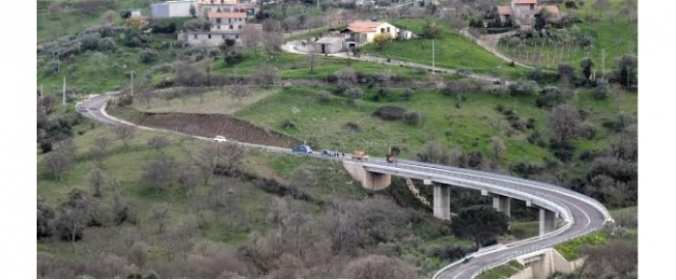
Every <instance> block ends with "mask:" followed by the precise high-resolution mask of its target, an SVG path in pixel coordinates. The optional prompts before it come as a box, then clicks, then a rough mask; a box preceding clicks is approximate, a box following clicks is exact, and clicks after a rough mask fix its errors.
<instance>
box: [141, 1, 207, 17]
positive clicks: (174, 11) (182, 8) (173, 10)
mask: <svg viewBox="0 0 676 280" xmlns="http://www.w3.org/2000/svg"><path fill="white" fill-rule="evenodd" d="M190 6H193V7H195V8H197V5H196V4H195V0H177V1H165V2H162V3H154V4H150V17H151V18H170V17H189V16H190Z"/></svg>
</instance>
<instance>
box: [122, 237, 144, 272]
mask: <svg viewBox="0 0 676 280" xmlns="http://www.w3.org/2000/svg"><path fill="white" fill-rule="evenodd" d="M127 260H129V262H130V263H133V264H135V265H136V266H138V267H139V268H141V269H143V268H144V267H145V265H146V262H148V246H147V245H146V244H145V243H143V241H137V242H134V245H132V246H131V248H130V249H129V252H127Z"/></svg>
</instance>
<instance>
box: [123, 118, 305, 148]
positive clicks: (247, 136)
mask: <svg viewBox="0 0 676 280" xmlns="http://www.w3.org/2000/svg"><path fill="white" fill-rule="evenodd" d="M136 122H137V123H138V124H139V125H142V126H149V127H158V128H164V129H169V130H175V131H180V132H183V133H187V134H191V135H198V136H202V137H209V138H212V137H214V136H216V135H223V136H225V137H226V138H228V140H235V141H239V142H247V143H254V144H260V145H268V146H277V147H292V146H294V145H298V144H302V141H300V140H297V139H294V138H291V137H288V136H286V135H283V134H280V133H277V132H274V131H268V130H266V129H263V128H261V127H258V126H255V125H253V124H251V123H248V122H245V121H241V120H238V119H235V118H232V117H230V116H227V115H216V114H182V113H141V114H140V115H139V116H138V118H137V119H136Z"/></svg>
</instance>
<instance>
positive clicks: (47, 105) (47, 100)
mask: <svg viewBox="0 0 676 280" xmlns="http://www.w3.org/2000/svg"><path fill="white" fill-rule="evenodd" d="M55 105H56V97H54V96H52V95H46V96H42V97H40V98H39V99H38V106H40V107H41V108H42V109H43V110H44V111H45V114H47V115H49V114H51V113H52V111H53V110H54V106H55Z"/></svg>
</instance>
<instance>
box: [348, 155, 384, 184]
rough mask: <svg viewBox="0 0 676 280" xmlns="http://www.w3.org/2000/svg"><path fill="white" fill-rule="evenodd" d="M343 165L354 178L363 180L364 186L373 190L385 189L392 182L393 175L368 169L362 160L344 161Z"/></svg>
mask: <svg viewBox="0 0 676 280" xmlns="http://www.w3.org/2000/svg"><path fill="white" fill-rule="evenodd" d="M343 167H344V168H345V170H347V173H350V175H351V176H352V179H354V180H356V181H359V182H361V185H362V187H364V188H365V189H368V190H372V191H378V190H382V189H385V188H387V187H389V186H390V184H391V183H392V176H390V175H389V174H381V173H376V172H371V171H368V170H366V169H365V168H364V165H363V164H362V163H360V162H353V161H347V160H344V161H343Z"/></svg>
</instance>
